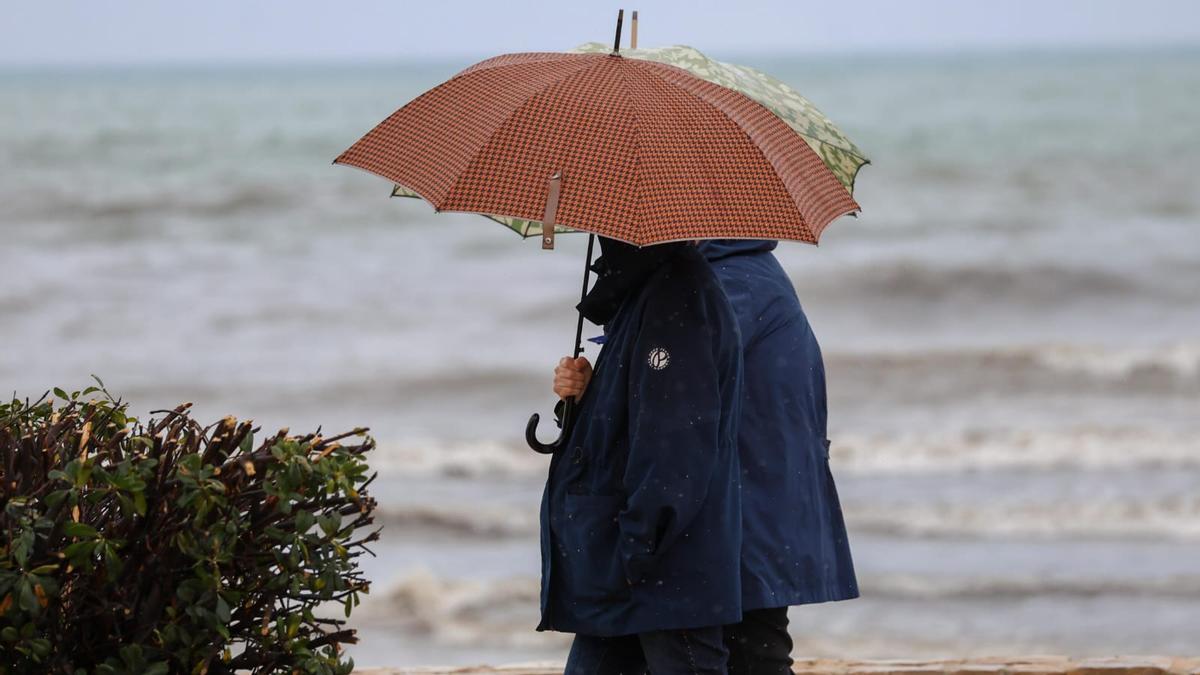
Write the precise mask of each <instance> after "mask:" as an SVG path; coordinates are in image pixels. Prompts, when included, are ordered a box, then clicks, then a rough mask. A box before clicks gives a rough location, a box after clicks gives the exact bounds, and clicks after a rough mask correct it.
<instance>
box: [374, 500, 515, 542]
mask: <svg viewBox="0 0 1200 675" xmlns="http://www.w3.org/2000/svg"><path fill="white" fill-rule="evenodd" d="M375 520H376V522H377V523H379V524H381V525H383V526H384V527H385V528H387V530H388V531H389V532H393V531H395V530H398V529H402V530H405V531H409V532H411V531H414V530H416V531H426V530H432V531H438V532H448V533H452V534H457V535H466V536H471V537H521V536H532V535H536V534H537V532H538V512H537V510H536V508H527V509H520V508H504V507H495V506H483V505H481V504H472V505H471V506H470V508H464V507H452V506H443V507H439V506H430V505H417V506H404V507H398V506H388V505H382V506H380V507H379V508H378V509H377V510H376V511H375Z"/></svg>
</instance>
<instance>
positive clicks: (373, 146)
mask: <svg viewBox="0 0 1200 675" xmlns="http://www.w3.org/2000/svg"><path fill="white" fill-rule="evenodd" d="M335 162H337V163H340V164H348V165H351V166H356V167H359V168H362V169H365V170H367V171H370V172H372V173H375V174H378V175H380V176H383V177H385V178H387V179H388V180H391V181H393V182H394V183H396V184H398V185H401V186H403V187H405V188H408V189H410V190H412V191H413V192H416V193H417V194H419V195H420V196H421V197H423V198H425V199H426V200H428V201H429V202H430V203H432V204H433V206H434V207H435V208H436V209H437V210H439V211H463V212H470V213H481V214H485V215H492V216H503V217H510V218H520V219H524V220H530V221H539V222H545V221H547V220H549V221H552V222H553V223H554V224H555V225H558V226H564V227H568V228H571V229H575V230H584V231H587V232H592V233H595V234H599V235H603V236H607V237H612V238H615V239H620V240H622V241H626V242H629V243H632V244H636V245H639V246H645V245H649V244H655V243H661V242H668V241H679V240H686V239H717V238H742V239H791V240H797V241H806V242H810V243H816V242H817V239H818V238H819V237H820V234H821V231H822V230H823V229H824V228H825V226H826V225H828V224H829V223H830V222H832V221H833V220H834V219H835V218H837V217H838V216H841V215H845V214H848V213H853V212H856V211H858V208H859V207H858V204H857V203H855V201H854V199H853V198H852V197H851V195H850V193H849V191H848V190H847V189H846V187H845V186H844V185H843V184H842V183H841V182H840V181H839V180H838V178H837V177H836V176H835V175H834V174H833V172H832V171H830V169H829V168H828V166H826V164H825V163H824V162H823V161H822V159H821V158H820V157H819V156H818V155H817V154H816V153H815V152H813V150H812V148H810V147H809V146H808V144H806V143H805V142H804V140H803V139H802V138H801V137H800V136H798V135H797V134H796V133H795V132H794V131H793V130H792V129H791V128H790V127H789V126H788V125H787V124H786V123H785V122H784V121H783V120H781V119H780V118H779V117H777V116H776V115H775V114H774V113H772V112H771V111H769V110H767V109H766V108H765V107H763V106H762V105H761V104H759V103H757V102H755V101H753V100H751V99H750V98H748V97H746V96H745V95H743V94H741V93H739V92H736V91H734V90H732V89H728V88H725V87H722V86H720V85H717V84H713V83H712V82H708V81H706V80H702V79H700V78H698V77H695V76H694V75H691V74H690V73H688V72H687V71H685V70H682V69H680V68H678V67H675V66H672V65H668V64H664V63H658V62H654V61H648V60H642V59H627V58H623V57H621V56H619V55H617V54H579V53H571V54H564V53H527V54H507V55H504V56H498V57H495V58H492V59H488V60H486V61H483V62H481V63H478V64H476V65H474V66H471V67H470V68H468V69H466V70H464V71H462V72H461V73H459V74H458V75H456V76H454V77H453V78H451V79H450V80H448V81H446V82H444V83H442V84H440V85H438V86H437V87H435V88H433V89H431V90H429V91H427V92H425V93H424V94H422V95H421V96H419V97H417V98H416V99H414V100H413V101H411V102H410V103H408V104H407V105H405V106H404V107H403V108H401V109H399V110H397V111H396V112H395V113H393V114H392V115H391V116H390V117H388V118H387V119H386V120H384V121H383V122H382V123H380V124H379V125H378V126H377V127H375V128H374V129H372V130H371V131H370V132H369V133H367V135H366V136H363V137H362V139H360V140H359V141H358V142H357V143H355V144H354V145H353V146H351V147H350V148H349V149H348V150H346V151H345V152H344V153H342V154H341V155H340V156H339V157H338V158H337V159H336V160H335ZM547 229H548V228H547Z"/></svg>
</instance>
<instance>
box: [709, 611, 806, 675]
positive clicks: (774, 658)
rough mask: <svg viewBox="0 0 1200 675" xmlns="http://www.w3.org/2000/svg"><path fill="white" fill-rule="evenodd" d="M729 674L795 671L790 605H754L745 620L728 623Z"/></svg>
mask: <svg viewBox="0 0 1200 675" xmlns="http://www.w3.org/2000/svg"><path fill="white" fill-rule="evenodd" d="M724 633H725V646H726V647H727V648H728V649H729V675H776V674H777V673H786V674H787V675H791V672H792V636H791V635H790V634H788V615H787V607H775V608H772V609H755V610H751V611H749V612H746V613H744V614H743V615H742V622H741V623H735V624H733V625H731V626H725V631H724Z"/></svg>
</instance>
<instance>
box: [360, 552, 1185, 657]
mask: <svg viewBox="0 0 1200 675" xmlns="http://www.w3.org/2000/svg"><path fill="white" fill-rule="evenodd" d="M859 588H860V589H861V592H862V597H863V598H864V599H865V600H901V601H904V600H917V601H949V602H955V601H967V602H977V601H989V600H990V601H1006V600H1008V601H1020V600H1025V599H1033V598H1059V599H1062V600H1072V599H1076V600H1087V599H1090V598H1096V597H1102V596H1117V597H1126V598H1170V599H1173V600H1182V599H1186V598H1192V599H1200V576H1197V575H1175V576H1163V577H1156V578H1128V579H1112V578H1078V577H1065V576H1063V577H1056V576H1046V575H1042V576H1018V575H1014V576H1011V577H955V576H953V575H936V576H933V575H915V574H875V575H872V574H861V573H860V574H859ZM539 589H540V585H539V581H538V579H536V578H533V577H513V578H507V579H501V580H480V579H445V578H440V577H437V576H435V575H434V574H433V573H432V572H430V571H429V570H417V571H415V572H414V573H412V574H410V575H408V576H407V577H405V578H403V579H401V580H399V581H398V582H395V583H393V584H392V585H391V586H389V587H387V588H385V589H384V590H383V592H382V593H380V594H378V595H377V596H374V597H371V598H370V599H369V600H367V601H366V602H364V603H363V605H362V607H361V609H360V610H359V611H357V612H356V613H355V617H354V618H355V622H356V623H363V624H369V625H371V626H372V627H374V628H378V627H379V625H380V624H386V625H387V626H389V627H390V628H394V629H398V630H402V631H406V632H411V633H415V634H419V635H423V636H426V637H427V638H428V639H430V640H434V641H436V642H439V643H443V644H448V645H488V646H510V647H516V646H530V645H537V644H544V641H545V639H547V636H545V635H542V636H539V635H538V634H536V633H535V632H534V630H533V628H534V626H536V625H537V622H538V606H539ZM562 639H564V640H567V639H569V636H566V637H563V638H562Z"/></svg>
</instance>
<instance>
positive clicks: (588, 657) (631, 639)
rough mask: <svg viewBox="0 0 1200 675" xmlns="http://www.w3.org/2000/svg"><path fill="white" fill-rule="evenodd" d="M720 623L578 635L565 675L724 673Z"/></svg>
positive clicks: (727, 653)
mask: <svg viewBox="0 0 1200 675" xmlns="http://www.w3.org/2000/svg"><path fill="white" fill-rule="evenodd" d="M721 634H722V630H721V627H720V626H714V627H712V628H695V629H690V630H661V631H654V632H652V633H641V634H640V635H622V636H620V637H593V636H591V635H576V636H575V641H574V642H573V643H571V655H570V656H568V657H567V668H566V671H565V673H564V675H645V674H646V673H647V672H649V673H652V674H653V675H725V673H726V669H725V663H726V661H728V659H729V652H728V651H726V649H725V643H724V642H723V641H722V639H721Z"/></svg>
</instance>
